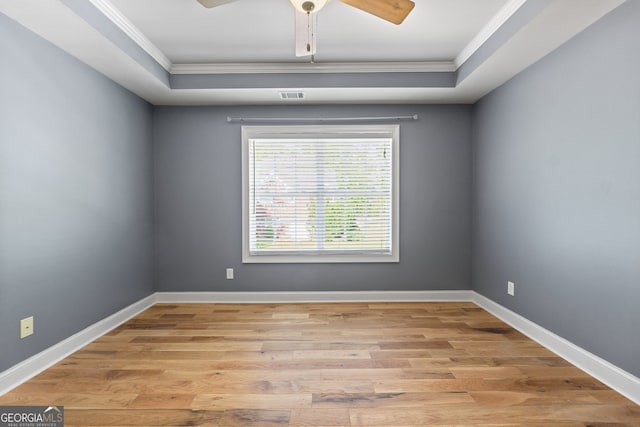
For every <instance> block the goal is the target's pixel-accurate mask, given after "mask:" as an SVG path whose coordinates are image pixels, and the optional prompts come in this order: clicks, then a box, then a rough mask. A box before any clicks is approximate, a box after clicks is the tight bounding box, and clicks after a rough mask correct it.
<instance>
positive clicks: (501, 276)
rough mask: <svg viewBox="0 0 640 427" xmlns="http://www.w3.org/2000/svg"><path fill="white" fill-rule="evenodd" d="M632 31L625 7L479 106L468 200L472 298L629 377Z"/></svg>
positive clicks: (639, 101)
mask: <svg viewBox="0 0 640 427" xmlns="http://www.w3.org/2000/svg"><path fill="white" fill-rule="evenodd" d="M638 22H640V2H639V1H630V2H627V3H626V4H624V5H623V6H621V7H620V8H619V9H617V10H615V11H613V12H612V13H611V14H610V15H608V16H606V17H605V18H604V19H603V20H602V21H600V22H598V23H596V24H595V25H594V26H592V27H590V28H588V29H587V30H586V31H585V32H583V33H582V34H580V35H578V36H577V37H576V38H574V39H573V40H571V41H570V42H569V43H567V44H565V45H564V46H562V47H561V48H560V49H558V50H557V51H555V52H553V53H552V54H550V55H549V56H547V57H546V58H544V59H543V60H542V61H540V62H539V63H537V64H535V65H534V66H533V67H531V68H529V69H528V70H526V71H525V72H523V73H522V74H520V75H519V76H517V77H516V78H514V79H513V80H512V81H510V82H508V83H507V84H505V85H504V86H503V87H501V88H499V89H498V90H496V91H495V92H494V93H492V94H491V95H489V96H488V97H486V98H484V99H483V100H482V101H481V102H480V103H478V104H477V105H476V108H475V110H474V135H475V136H474V140H475V144H474V157H475V162H474V192H473V193H474V215H473V217H474V233H473V242H474V244H473V278H474V283H473V286H474V289H475V290H476V291H477V292H479V293H481V294H483V295H485V296H487V297H489V298H491V299H493V300H495V301H497V302H498V303H500V304H502V305H504V306H506V307H509V308H511V309H512V310H514V311H516V312H517V313H519V314H521V315H523V316H525V317H526V318H528V319H530V320H532V321H534V322H536V323H538V324H540V325H542V326H544V327H545V328H547V329H550V330H551V331H553V332H555V333H557V334H559V335H560V336H562V337H564V338H567V339H568V340H570V341H572V342H574V343H575V344H577V345H579V346H581V347H583V348H585V349H587V350H589V351H591V352H593V353H595V354H597V355H599V356H601V357H603V358H604V359H606V360H608V361H610V362H612V363H613V364H615V365H617V366H620V367H621V368H623V369H625V370H627V371H628V372H630V373H632V374H634V375H636V376H640V357H639V355H640V340H639V339H638V327H639V326H640V310H639V309H638V302H639V301H640V77H639V76H640V56H638V54H637V53H638V48H639V47H640V42H639V41H640V26H639V25H638ZM507 280H512V281H515V284H516V295H515V297H509V296H507V294H506V288H507V284H506V283H507Z"/></svg>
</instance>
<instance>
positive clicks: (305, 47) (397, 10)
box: [198, 0, 415, 60]
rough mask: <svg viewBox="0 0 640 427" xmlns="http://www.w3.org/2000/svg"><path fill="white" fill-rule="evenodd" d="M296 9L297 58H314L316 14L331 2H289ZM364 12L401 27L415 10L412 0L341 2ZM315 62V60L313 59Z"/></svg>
mask: <svg viewBox="0 0 640 427" xmlns="http://www.w3.org/2000/svg"><path fill="white" fill-rule="evenodd" d="M235 1H237V0H198V2H199V3H200V4H202V5H203V6H204V7H207V8H212V7H217V6H222V5H223V4H226V3H232V2H235ZM289 1H290V2H291V4H292V5H293V7H294V8H295V9H296V56H312V58H313V55H314V54H315V52H316V47H315V24H316V13H317V12H318V11H319V10H320V9H322V8H323V7H324V5H325V4H327V3H328V1H329V0H289ZM339 1H341V2H342V3H345V4H348V5H349V6H353V7H355V8H357V9H360V10H362V11H364V12H367V13H370V14H372V15H375V16H377V17H378V18H381V19H384V20H385V21H388V22H391V23H393V24H396V25H399V24H401V23H402V21H404V19H405V18H406V17H407V16H408V15H409V13H410V12H411V11H412V10H413V8H414V6H415V3H414V2H413V1H411V0H339ZM312 60H313V59H312Z"/></svg>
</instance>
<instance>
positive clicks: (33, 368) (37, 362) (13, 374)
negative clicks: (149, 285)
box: [0, 294, 156, 396]
mask: <svg viewBox="0 0 640 427" xmlns="http://www.w3.org/2000/svg"><path fill="white" fill-rule="evenodd" d="M155 303H156V297H155V294H153V295H150V296H148V297H146V298H143V299H141V300H140V301H138V302H135V303H133V304H131V305H130V306H128V307H125V308H123V309H122V310H120V311H118V312H117V313H115V314H112V315H111V316H109V317H107V318H105V319H102V320H100V321H98V322H96V323H94V324H93V325H91V326H89V327H87V328H85V329H83V330H82V331H80V332H78V333H76V334H74V335H72V336H70V337H69V338H67V339H65V340H64V341H60V342H59V343H58V344H55V345H53V346H51V347H49V348H47V349H46V350H43V351H41V352H40V353H38V354H36V355H34V356H31V357H30V358H28V359H26V360H24V361H22V362H20V363H18V364H17V365H14V366H12V367H11V368H9V369H7V370H6V371H3V372H0V396H2V395H3V394H5V393H7V392H9V391H10V390H13V389H14V388H16V387H17V386H19V385H20V384H22V383H24V382H26V381H27V380H29V379H31V378H33V377H35V376H36V375H38V374H39V373H41V372H42V371H44V370H45V369H47V368H50V367H51V366H53V365H55V364H56V363H58V362H60V361H61V360H62V359H64V358H65V357H67V356H69V355H70V354H72V353H74V352H76V351H78V350H79V349H81V348H82V347H84V346H85V345H87V344H89V343H91V342H92V341H95V340H96V339H98V338H100V337H101V336H103V335H104V334H106V333H108V332H109V331H111V330H112V329H115V328H116V327H118V326H120V325H121V324H123V323H124V322H126V321H127V320H129V319H131V318H132V317H134V316H136V315H137V314H139V313H141V312H143V311H144V310H146V309H148V308H149V307H152V306H153V305H154V304H155Z"/></svg>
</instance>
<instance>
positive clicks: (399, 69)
mask: <svg viewBox="0 0 640 427" xmlns="http://www.w3.org/2000/svg"><path fill="white" fill-rule="evenodd" d="M456 68H457V67H456V64H455V63H453V62H452V61H433V62H327V63H317V62H316V63H309V62H275V63H265V62H260V63H219V64H173V65H172V66H171V70H170V72H171V74H268V73H272V74H286V73H296V74H304V73H435V72H444V73H446V72H454V71H455V70H456Z"/></svg>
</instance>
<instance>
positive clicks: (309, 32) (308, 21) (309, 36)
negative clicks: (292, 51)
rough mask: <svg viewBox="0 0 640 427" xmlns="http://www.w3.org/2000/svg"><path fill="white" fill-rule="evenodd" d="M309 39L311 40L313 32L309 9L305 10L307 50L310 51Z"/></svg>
mask: <svg viewBox="0 0 640 427" xmlns="http://www.w3.org/2000/svg"><path fill="white" fill-rule="evenodd" d="M311 40H313V34H312V33H311V11H310V10H308V11H307V52H311Z"/></svg>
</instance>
